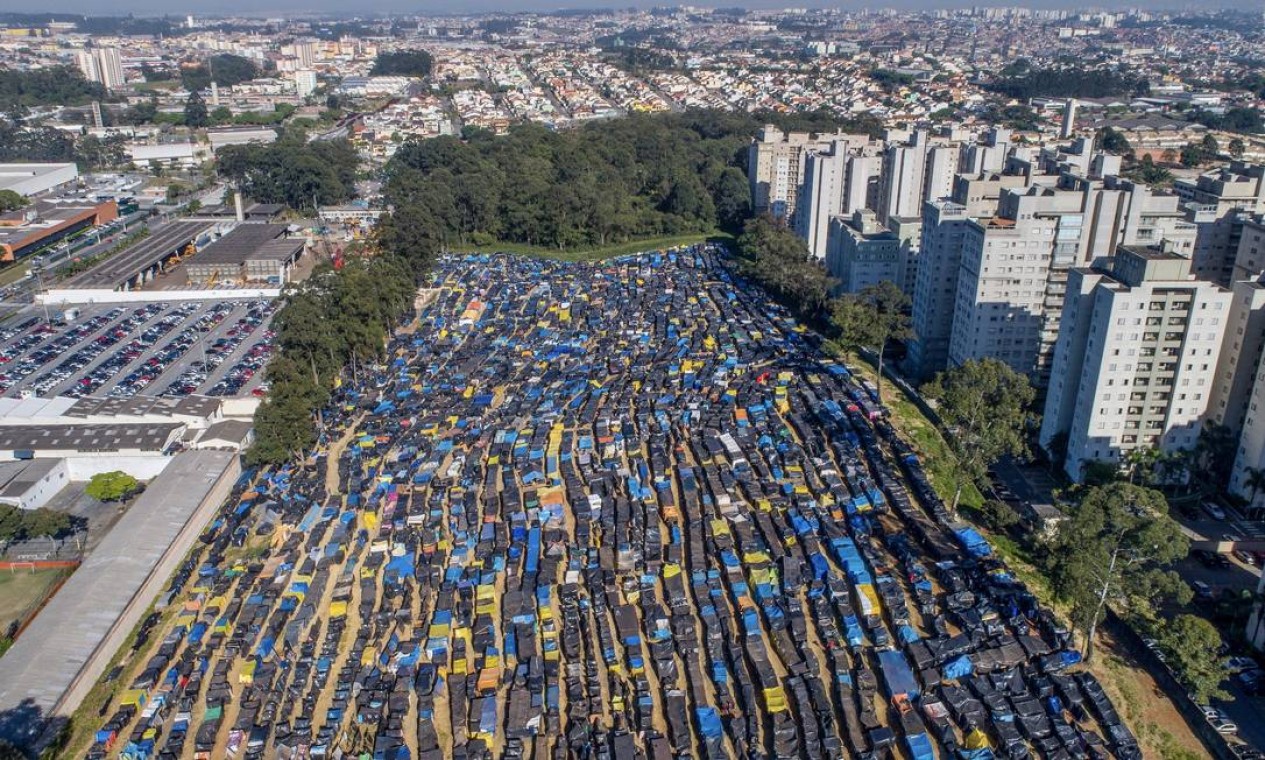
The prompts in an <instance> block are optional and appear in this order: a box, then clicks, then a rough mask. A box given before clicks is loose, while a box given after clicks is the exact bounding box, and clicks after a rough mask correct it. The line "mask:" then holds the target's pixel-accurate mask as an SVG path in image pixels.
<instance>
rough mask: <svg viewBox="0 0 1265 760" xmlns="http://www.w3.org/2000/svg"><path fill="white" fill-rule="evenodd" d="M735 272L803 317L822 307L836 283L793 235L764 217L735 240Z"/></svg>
mask: <svg viewBox="0 0 1265 760" xmlns="http://www.w3.org/2000/svg"><path fill="white" fill-rule="evenodd" d="M736 253H737V257H738V271H739V273H741V274H742V275H743V276H744V277H750V278H751V279H752V280H754V281H756V282H758V283H760V284H761V285H762V286H764V288H765V290H768V291H769V293H770V295H772V296H773V297H774V298H776V299H777V300H779V301H780V302H782V303H783V304H785V305H786V306H788V307H790V308H791V309H792V310H793V311H795V312H796V313H798V314H800V315H801V316H804V317H809V318H812V317H815V316H817V315H819V314H820V313H821V311H822V309H824V308H825V306H826V303H827V301H828V300H829V298H830V291H831V290H832V289H833V288H834V286H835V284H836V281H835V280H834V279H832V278H831V277H830V275H829V274H827V273H826V270H825V269H824V268H823V267H822V266H821V265H820V264H818V263H817V262H816V261H813V260H811V259H810V258H809V255H808V248H807V246H805V245H804V241H803V240H800V239H799V238H798V237H796V235H795V233H793V232H791V231H790V230H788V229H786V228H785V227H782V226H779V225H778V224H777V223H776V222H775V221H773V220H772V219H771V218H769V217H767V216H760V217H756V218H754V219H752V220H750V221H749V222H747V225H746V228H745V229H744V230H743V232H742V235H741V236H740V237H739V238H738V246H737V251H736Z"/></svg>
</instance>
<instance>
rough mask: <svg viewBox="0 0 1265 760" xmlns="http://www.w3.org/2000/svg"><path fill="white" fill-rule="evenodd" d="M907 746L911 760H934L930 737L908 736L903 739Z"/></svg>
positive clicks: (934, 754)
mask: <svg viewBox="0 0 1265 760" xmlns="http://www.w3.org/2000/svg"><path fill="white" fill-rule="evenodd" d="M905 743H906V744H908V745H909V756H910V758H911V759H912V760H936V751H935V749H933V748H932V746H931V737H929V736H927V735H926V734H910V735H909V736H907V737H905Z"/></svg>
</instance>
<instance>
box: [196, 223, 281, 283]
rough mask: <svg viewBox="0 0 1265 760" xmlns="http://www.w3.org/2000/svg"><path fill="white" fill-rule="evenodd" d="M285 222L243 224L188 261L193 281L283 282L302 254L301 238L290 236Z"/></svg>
mask: <svg viewBox="0 0 1265 760" xmlns="http://www.w3.org/2000/svg"><path fill="white" fill-rule="evenodd" d="M285 234H286V225H284V224H243V225H241V226H239V227H237V228H236V229H234V230H233V231H232V232H230V233H228V234H227V235H225V236H224V237H222V238H220V239H219V240H217V241H216V242H214V243H212V244H211V245H209V246H207V247H206V248H205V249H204V250H202V251H201V252H199V253H198V254H197V255H196V256H194V257H193V258H191V259H190V260H189V261H188V262H187V263H186V264H185V271H186V272H188V275H189V281H190V282H193V283H223V282H267V283H272V284H275V285H280V284H282V283H284V282H287V281H288V280H289V278H290V269H291V267H292V266H293V265H294V264H295V262H297V261H298V259H299V256H301V255H302V254H303V248H304V240H303V239H302V238H287V237H285Z"/></svg>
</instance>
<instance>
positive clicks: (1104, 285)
mask: <svg viewBox="0 0 1265 760" xmlns="http://www.w3.org/2000/svg"><path fill="white" fill-rule="evenodd" d="M1068 294H1069V295H1068V299H1067V304H1066V308H1065V311H1064V315H1063V329H1062V330H1061V332H1060V334H1059V338H1058V343H1057V346H1056V349H1055V352H1054V361H1053V372H1052V374H1051V381H1050V386H1049V389H1048V393H1047V395H1046V402H1045V415H1044V417H1043V418H1042V423H1041V435H1040V440H1041V444H1042V446H1044V447H1046V449H1047V450H1051V451H1053V450H1054V449H1057V448H1060V445H1059V444H1058V441H1060V440H1063V441H1065V442H1066V459H1065V464H1064V469H1065V471H1066V472H1067V475H1068V477H1070V478H1072V479H1073V480H1075V481H1077V482H1080V480H1081V479H1082V478H1083V477H1084V471H1085V465H1086V464H1087V463H1089V462H1091V461H1103V462H1110V463H1113V464H1120V463H1121V462H1122V460H1123V457H1124V456H1125V455H1126V454H1127V453H1128V452H1130V451H1132V450H1134V449H1139V448H1148V447H1155V448H1158V449H1160V450H1161V451H1164V452H1173V451H1178V450H1184V449H1189V448H1191V447H1193V446H1194V445H1195V442H1196V441H1197V440H1198V438H1199V432H1200V430H1201V428H1202V426H1203V424H1204V420H1205V417H1206V413H1207V412H1208V411H1209V403H1210V401H1211V397H1212V389H1213V385H1214V382H1215V380H1216V371H1217V370H1216V368H1217V359H1218V354H1219V352H1220V350H1221V346H1222V342H1223V339H1224V337H1225V330H1226V325H1227V322H1228V317H1229V314H1230V305H1231V298H1230V293H1228V292H1227V291H1226V290H1224V289H1223V288H1220V287H1218V286H1216V285H1214V284H1212V283H1208V282H1203V281H1200V280H1196V279H1194V277H1193V276H1192V275H1191V264H1190V260H1189V259H1187V258H1186V257H1184V256H1180V255H1178V254H1175V253H1169V252H1166V251H1161V250H1158V249H1153V248H1127V247H1126V248H1121V249H1120V250H1119V251H1118V252H1117V253H1116V256H1115V257H1114V259H1113V260H1112V262H1111V267H1110V269H1105V268H1095V269H1087V268H1079V267H1078V268H1076V269H1074V270H1072V271H1071V273H1070V275H1069V278H1068Z"/></svg>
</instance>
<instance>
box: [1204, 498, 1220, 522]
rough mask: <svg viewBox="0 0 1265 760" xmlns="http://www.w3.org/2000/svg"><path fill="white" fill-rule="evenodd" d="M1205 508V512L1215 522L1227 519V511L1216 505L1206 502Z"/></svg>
mask: <svg viewBox="0 0 1265 760" xmlns="http://www.w3.org/2000/svg"><path fill="white" fill-rule="evenodd" d="M1203 507H1204V511H1205V512H1207V513H1208V516H1209V517H1211V518H1212V519H1214V520H1224V519H1225V510H1224V509H1222V508H1221V507H1219V506H1217V505H1216V504H1213V503H1212V502H1210V501H1205V502H1204V504H1203Z"/></svg>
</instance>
